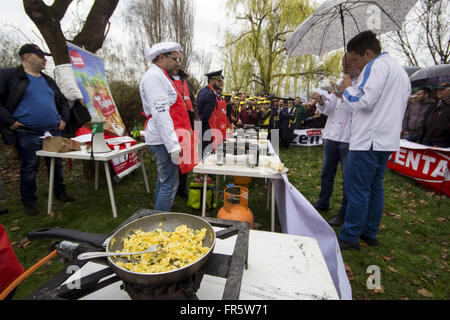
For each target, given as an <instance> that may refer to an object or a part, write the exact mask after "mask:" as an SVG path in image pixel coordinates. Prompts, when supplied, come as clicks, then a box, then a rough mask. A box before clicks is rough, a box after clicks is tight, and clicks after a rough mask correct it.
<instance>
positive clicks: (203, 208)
mask: <svg viewBox="0 0 450 320" xmlns="http://www.w3.org/2000/svg"><path fill="white" fill-rule="evenodd" d="M207 186H208V175H207V174H205V175H204V176H203V199H202V217H206V192H207Z"/></svg>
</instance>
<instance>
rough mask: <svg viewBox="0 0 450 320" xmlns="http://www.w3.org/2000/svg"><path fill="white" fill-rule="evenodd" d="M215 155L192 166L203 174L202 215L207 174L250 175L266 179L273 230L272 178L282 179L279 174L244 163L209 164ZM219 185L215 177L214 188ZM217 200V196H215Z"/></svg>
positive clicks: (273, 186) (204, 212)
mask: <svg viewBox="0 0 450 320" xmlns="http://www.w3.org/2000/svg"><path fill="white" fill-rule="evenodd" d="M210 157H215V155H210V156H209V157H207V158H206V159H204V162H203V163H200V164H199V165H197V166H196V167H195V168H194V171H193V172H194V173H197V174H202V175H203V198H202V216H203V217H205V216H206V192H207V186H208V184H207V181H208V174H210V175H216V176H221V175H222V176H239V177H252V178H262V179H268V182H269V184H268V186H267V207H268V206H269V203H268V201H269V199H271V231H272V232H274V231H275V184H274V183H273V180H281V179H283V178H282V176H281V174H272V173H269V172H266V171H263V170H261V168H260V167H256V168H248V167H247V166H246V165H239V164H224V165H223V166H217V165H215V164H209V163H208V158H210ZM218 187H219V178H218V177H217V178H216V189H218ZM216 200H217V198H216Z"/></svg>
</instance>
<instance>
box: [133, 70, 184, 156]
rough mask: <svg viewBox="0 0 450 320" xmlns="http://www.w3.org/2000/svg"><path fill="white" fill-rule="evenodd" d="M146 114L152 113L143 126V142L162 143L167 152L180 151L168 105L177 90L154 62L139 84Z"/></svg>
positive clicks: (173, 101) (172, 101)
mask: <svg viewBox="0 0 450 320" xmlns="http://www.w3.org/2000/svg"><path fill="white" fill-rule="evenodd" d="M139 91H140V93H141V99H142V104H143V107H144V112H145V114H146V116H147V117H148V116H149V115H152V118H151V119H150V120H149V121H148V124H147V127H146V128H145V143H147V144H149V145H161V144H163V145H164V146H165V147H166V149H167V151H168V152H169V153H172V152H176V151H180V150H181V147H180V144H179V143H178V137H177V135H176V133H175V129H174V125H173V121H172V118H171V117H170V113H169V112H170V107H171V106H172V105H173V104H174V103H175V101H176V100H177V92H176V91H175V88H174V87H173V85H172V83H171V82H170V81H169V79H168V78H167V76H166V75H165V74H164V71H163V70H162V69H161V68H160V67H158V66H157V65H155V64H152V65H151V67H150V68H149V69H148V70H147V72H146V73H145V74H144V76H143V77H142V80H141V83H140V85H139Z"/></svg>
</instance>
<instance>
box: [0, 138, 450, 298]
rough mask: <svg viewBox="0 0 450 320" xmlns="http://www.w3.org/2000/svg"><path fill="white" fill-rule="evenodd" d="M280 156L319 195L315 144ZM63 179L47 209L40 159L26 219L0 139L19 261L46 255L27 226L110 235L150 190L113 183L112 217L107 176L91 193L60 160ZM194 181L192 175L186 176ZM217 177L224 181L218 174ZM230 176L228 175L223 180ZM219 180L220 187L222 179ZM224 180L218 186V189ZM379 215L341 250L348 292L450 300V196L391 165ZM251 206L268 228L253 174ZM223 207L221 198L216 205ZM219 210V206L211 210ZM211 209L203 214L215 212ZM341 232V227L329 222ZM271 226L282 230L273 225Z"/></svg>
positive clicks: (309, 193)
mask: <svg viewBox="0 0 450 320" xmlns="http://www.w3.org/2000/svg"><path fill="white" fill-rule="evenodd" d="M280 158H281V159H282V161H283V162H284V163H285V164H286V166H287V167H288V168H290V171H289V173H288V177H289V181H290V182H291V183H292V184H293V185H294V186H295V187H296V188H297V189H298V190H299V191H300V192H301V193H302V194H303V195H304V196H305V197H306V198H307V199H308V200H309V201H311V202H314V201H316V200H317V198H318V195H319V191H320V171H321V163H322V148H321V147H310V148H304V147H291V148H290V149H289V150H288V151H286V150H282V151H281V154H280ZM145 162H146V166H147V174H148V179H149V182H150V189H151V191H152V190H154V184H155V179H156V172H155V164H154V162H153V160H152V157H151V155H150V154H149V153H148V152H145ZM64 170H65V183H66V186H67V190H68V192H69V193H70V194H72V195H73V196H75V198H76V199H77V201H75V202H74V203H72V204H63V203H61V202H58V201H56V200H54V203H53V213H52V214H51V215H50V216H47V215H46V211H47V195H48V179H47V177H46V168H45V165H44V161H42V162H41V171H40V173H39V176H38V180H37V182H38V192H37V195H38V197H39V199H40V200H39V202H38V204H39V207H40V210H41V214H40V215H39V216H35V217H28V216H25V215H24V214H23V211H22V205H21V203H20V197H19V176H18V173H19V161H18V159H17V156H16V155H15V153H14V152H13V150H12V149H11V148H9V147H5V146H4V145H0V175H1V177H2V179H3V182H4V188H3V189H4V190H3V196H2V199H1V203H2V205H3V206H5V207H7V208H8V209H9V211H10V213H9V214H7V215H3V216H0V223H1V224H2V225H3V226H4V227H5V229H6V231H7V233H8V235H9V237H10V240H11V242H12V243H13V245H14V249H15V252H16V254H17V256H18V258H19V260H20V262H21V263H22V265H23V266H24V267H25V269H27V268H29V267H31V266H32V265H33V264H35V263H36V262H37V261H39V260H40V259H42V258H44V257H45V256H46V255H47V254H48V253H49V247H50V245H51V243H52V240H34V241H32V242H26V239H25V238H26V235H27V233H28V232H30V231H32V230H34V229H38V228H43V227H51V228H55V227H60V228H68V229H77V230H82V231H86V232H95V233H109V232H110V231H112V230H113V229H114V228H116V227H117V226H118V225H120V224H121V223H122V222H123V221H124V220H125V219H126V218H128V217H129V216H131V215H132V214H133V213H134V212H136V211H137V210H139V209H140V208H149V209H152V208H153V192H151V194H150V195H149V194H147V193H146V192H145V187H144V182H143V178H142V173H141V171H140V170H137V171H136V172H133V173H132V174H130V175H129V176H127V177H125V178H124V179H123V180H122V181H121V182H120V183H117V184H116V183H115V185H114V195H115V198H116V205H117V210H118V218H117V219H113V217H112V211H111V205H110V200H109V196H108V192H107V186H106V182H105V181H104V180H103V181H102V180H101V181H100V188H99V190H98V191H94V182H93V180H90V179H86V177H85V175H84V174H83V166H82V163H81V162H80V161H73V162H72V170H71V171H70V170H69V165H68V161H67V160H64ZM189 178H190V179H192V176H190V177H189ZM221 181H222V180H221ZM229 181H230V178H229V180H228V182H229ZM223 186H224V185H223ZM223 186H222V187H223ZM384 186H385V213H384V215H383V218H382V221H381V226H380V229H381V230H380V233H379V240H380V243H381V245H380V246H379V247H368V246H367V245H365V244H364V243H361V246H362V248H361V251H360V252H356V251H345V252H343V259H344V262H345V264H346V268H347V274H348V276H349V279H350V283H351V286H352V289H353V298H354V299H359V300H364V299H389V300H391V299H392V300H400V299H442V300H446V299H449V298H450V276H449V272H450V268H449V266H448V249H449V245H450V239H449V234H450V232H449V229H450V228H449V225H448V224H447V223H448V221H449V218H450V215H449V213H450V199H449V198H448V197H446V196H443V195H437V194H435V193H433V192H430V191H426V190H424V189H422V188H421V187H420V186H419V185H417V184H416V183H414V182H413V181H412V180H410V179H408V178H405V177H402V176H399V175H397V174H395V173H393V172H391V171H390V170H388V171H387V172H386V177H385V180H384ZM334 190H335V192H334V194H333V197H332V199H331V209H330V211H328V212H326V213H323V217H324V218H325V219H329V218H331V217H332V216H334V215H336V214H337V212H338V210H339V206H340V201H341V197H342V179H341V177H340V172H338V175H337V180H336V183H335V189H334ZM249 203H250V204H249V206H250V208H251V210H252V211H253V214H254V215H255V222H256V225H255V228H257V229H259V230H266V231H268V230H270V213H269V212H268V211H266V208H265V204H266V187H265V184H264V180H261V179H254V180H253V181H252V184H251V186H250V199H249ZM220 206H221V205H220V204H219V207H220ZM217 210H218V209H217ZM217 210H216V211H215V212H213V213H209V215H210V216H215V214H216V213H217ZM172 211H174V212H186V213H192V214H196V215H201V213H200V211H195V210H191V209H189V208H188V207H187V206H186V200H185V199H183V198H180V197H178V196H177V198H176V200H175V204H174V207H173V209H172ZM335 230H336V232H339V228H335ZM277 231H278V232H280V231H281V229H280V227H279V224H278V225H277ZM373 265H375V266H378V267H379V268H380V271H381V286H382V288H381V289H380V290H375V291H374V290H369V289H367V286H366V283H367V279H368V277H369V276H370V274H368V273H367V269H368V267H369V266H373ZM63 267H64V266H63V264H62V263H60V262H59V261H58V260H57V259H53V260H52V261H50V262H49V263H48V264H47V265H46V266H44V267H42V268H41V269H39V270H38V271H36V272H35V273H34V274H33V275H32V276H30V277H29V278H28V279H26V280H25V281H24V282H23V283H22V284H21V285H20V286H19V287H18V289H17V292H16V294H15V296H14V299H24V298H26V297H27V296H28V295H29V294H30V293H32V292H33V291H34V290H36V289H37V288H38V287H39V286H41V285H42V284H44V283H45V282H46V281H47V280H49V279H50V278H51V277H52V276H54V275H55V274H56V273H57V272H59V271H60V270H62V269H63Z"/></svg>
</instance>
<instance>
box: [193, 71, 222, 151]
mask: <svg viewBox="0 0 450 320" xmlns="http://www.w3.org/2000/svg"><path fill="white" fill-rule="evenodd" d="M205 76H207V77H208V85H207V86H206V87H204V88H203V89H201V90H200V91H199V93H198V95H197V108H198V114H199V117H200V120H201V121H202V153H203V156H204V153H205V151H206V152H211V151H212V150H209V149H208V150H205V149H206V148H207V147H208V145H210V143H211V142H212V143H213V144H212V146H213V149H216V148H217V146H218V145H220V144H222V142H223V140H224V139H225V138H226V130H227V109H226V102H225V101H224V100H223V99H222V96H221V93H222V91H223V76H222V70H219V71H214V72H210V73H207V74H205Z"/></svg>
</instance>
